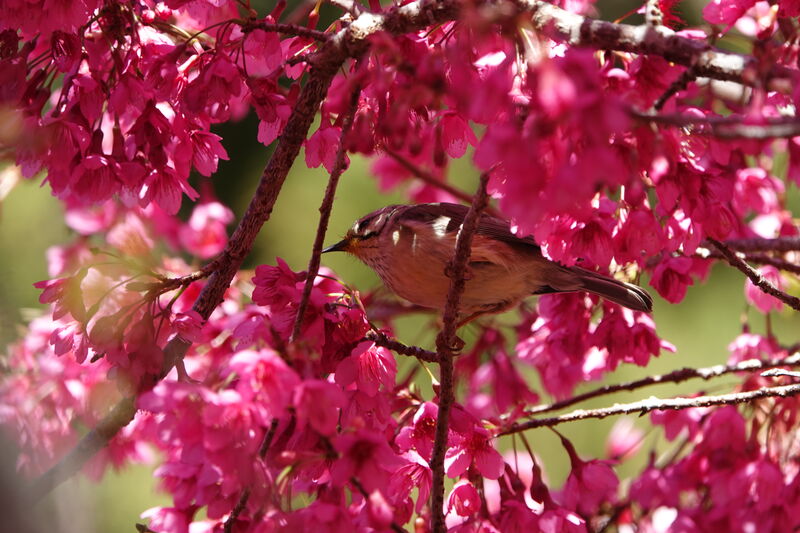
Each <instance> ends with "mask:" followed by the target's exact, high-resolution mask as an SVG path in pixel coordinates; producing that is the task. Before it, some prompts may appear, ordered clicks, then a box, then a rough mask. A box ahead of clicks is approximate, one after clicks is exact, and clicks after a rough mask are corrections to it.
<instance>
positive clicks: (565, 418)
mask: <svg viewBox="0 0 800 533" xmlns="http://www.w3.org/2000/svg"><path fill="white" fill-rule="evenodd" d="M798 394H800V385H797V384H795V385H782V386H779V387H764V388H761V389H758V390H754V391H748V392H736V393H731V394H720V395H717V396H697V397H696V398H667V399H662V398H649V399H647V400H642V401H639V402H633V403H624V404H617V405H613V406H611V407H603V408H601V409H578V410H575V411H572V412H571V413H567V414H565V415H560V416H554V417H550V418H539V419H536V420H530V421H528V422H524V423H522V424H514V425H512V426H511V427H510V428H508V429H507V430H505V431H502V432H500V433H499V434H498V436H503V435H511V434H513V433H520V432H522V431H525V430H528V429H534V428H539V427H553V426H557V425H558V424H563V423H565V422H574V421H576V420H586V419H589V418H606V417H608V416H615V415H626V414H631V413H638V414H639V416H642V415H645V414H647V413H649V412H650V411H661V410H679V409H689V408H692V407H711V406H714V405H736V404H740V403H747V402H752V401H754V400H760V399H763V398H774V397H777V398H788V397H790V396H797V395H798Z"/></svg>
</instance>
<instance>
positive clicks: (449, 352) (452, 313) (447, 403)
mask: <svg viewBox="0 0 800 533" xmlns="http://www.w3.org/2000/svg"><path fill="white" fill-rule="evenodd" d="M488 181H489V175H488V173H484V174H482V175H481V180H480V185H479V186H478V191H477V192H476V193H475V196H474V197H473V199H472V205H471V206H470V208H469V211H467V214H466V216H465V217H464V222H463V223H462V224H461V229H460V230H459V232H458V238H457V239H456V248H455V252H454V254H453V259H452V261H451V263H450V265H449V268H448V272H449V273H448V275H449V276H450V278H451V279H450V288H449V290H448V291H447V301H446V303H445V308H444V314H443V317H442V321H443V326H442V330H441V331H440V332H439V335H437V336H436V354H437V357H438V359H439V411H438V414H437V416H436V433H435V436H434V441H433V453H432V454H431V463H430V465H431V471H432V473H433V482H432V486H431V514H432V520H431V529H432V531H433V532H434V533H444V531H445V530H446V529H447V526H446V525H445V523H444V475H445V474H444V455H445V451H446V448H447V433H448V431H449V429H450V409H451V407H452V405H453V401H454V399H455V398H454V396H455V383H454V376H453V356H454V355H455V353H456V351H457V350H456V348H455V346H456V343H457V339H456V328H457V323H458V316H459V307H460V304H461V295H462V294H463V293H464V286H465V285H466V273H467V262H468V261H469V256H470V253H471V250H472V236H473V235H474V234H475V230H477V229H478V219H479V218H480V215H481V212H482V211H483V210H484V209H485V208H486V206H487V205H488V202H489V197H488V195H487V193H486V184H487V183H488Z"/></svg>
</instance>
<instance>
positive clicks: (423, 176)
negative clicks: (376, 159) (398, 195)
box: [382, 147, 502, 218]
mask: <svg viewBox="0 0 800 533" xmlns="http://www.w3.org/2000/svg"><path fill="white" fill-rule="evenodd" d="M382 150H383V152H384V153H385V154H386V155H388V156H389V157H391V158H392V159H394V160H395V161H397V162H398V163H400V165H401V166H403V167H404V168H405V169H406V170H408V171H409V172H411V173H412V174H413V175H414V177H416V178H417V179H419V180H420V181H423V182H425V183H427V184H428V185H430V186H432V187H436V188H437V189H441V190H443V191H444V192H446V193H447V194H449V195H451V196H453V197H455V198H458V199H459V200H461V201H462V202H464V203H467V204H471V203H472V196H471V195H470V194H469V193H466V192H464V191H462V190H461V189H458V188H456V187H453V186H452V185H450V184H449V183H447V182H446V181H444V180H440V179H439V178H437V177H436V176H434V175H433V174H431V173H430V172H428V171H426V170H425V169H423V168H420V167H419V166H418V165H415V164H414V163H413V162H412V161H410V160H409V159H408V158H407V157H405V156H403V155H402V154H400V153H398V152H395V151H394V150H392V149H391V148H389V147H383V148H382ZM485 211H486V213H488V214H490V215H492V216H493V217H497V218H502V215H501V214H500V212H499V211H497V210H496V209H495V208H493V207H492V206H490V205H487V206H486V210H485Z"/></svg>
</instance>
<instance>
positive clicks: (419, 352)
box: [364, 330, 439, 363]
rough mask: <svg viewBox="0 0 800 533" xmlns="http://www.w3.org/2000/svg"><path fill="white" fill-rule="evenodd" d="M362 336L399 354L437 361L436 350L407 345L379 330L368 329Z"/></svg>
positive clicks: (431, 361) (429, 361) (432, 361)
mask: <svg viewBox="0 0 800 533" xmlns="http://www.w3.org/2000/svg"><path fill="white" fill-rule="evenodd" d="M364 338H366V339H367V340H370V341H372V342H374V343H375V344H377V345H378V346H383V347H384V348H388V349H390V350H393V351H395V352H397V353H399V354H400V355H408V356H411V357H416V358H417V359H419V360H420V361H425V362H428V363H438V362H439V355H438V354H437V353H436V352H431V351H428V350H425V349H423V348H420V347H419V346H407V345H405V344H403V343H402V342H399V341H397V340H395V339H390V338H389V337H387V336H386V335H384V334H383V333H382V332H380V331H374V330H373V331H368V332H367V334H366V335H365V336H364Z"/></svg>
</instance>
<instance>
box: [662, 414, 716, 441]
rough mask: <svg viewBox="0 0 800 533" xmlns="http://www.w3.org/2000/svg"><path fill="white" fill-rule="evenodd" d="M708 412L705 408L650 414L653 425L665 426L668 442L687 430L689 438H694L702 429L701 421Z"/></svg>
mask: <svg viewBox="0 0 800 533" xmlns="http://www.w3.org/2000/svg"><path fill="white" fill-rule="evenodd" d="M707 412H708V410H707V409H706V408H704V407H696V408H692V409H680V410H668V411H659V410H656V411H653V412H652V413H650V420H651V421H652V422H653V424H656V425H661V426H664V436H665V437H667V440H675V438H676V437H677V436H678V435H679V434H680V433H681V431H683V430H684V429H686V430H687V436H688V437H689V438H690V439H691V438H693V437H694V436H695V435H696V434H697V432H698V431H699V429H700V420H702V419H703V416H705V414H706V413H707Z"/></svg>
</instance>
